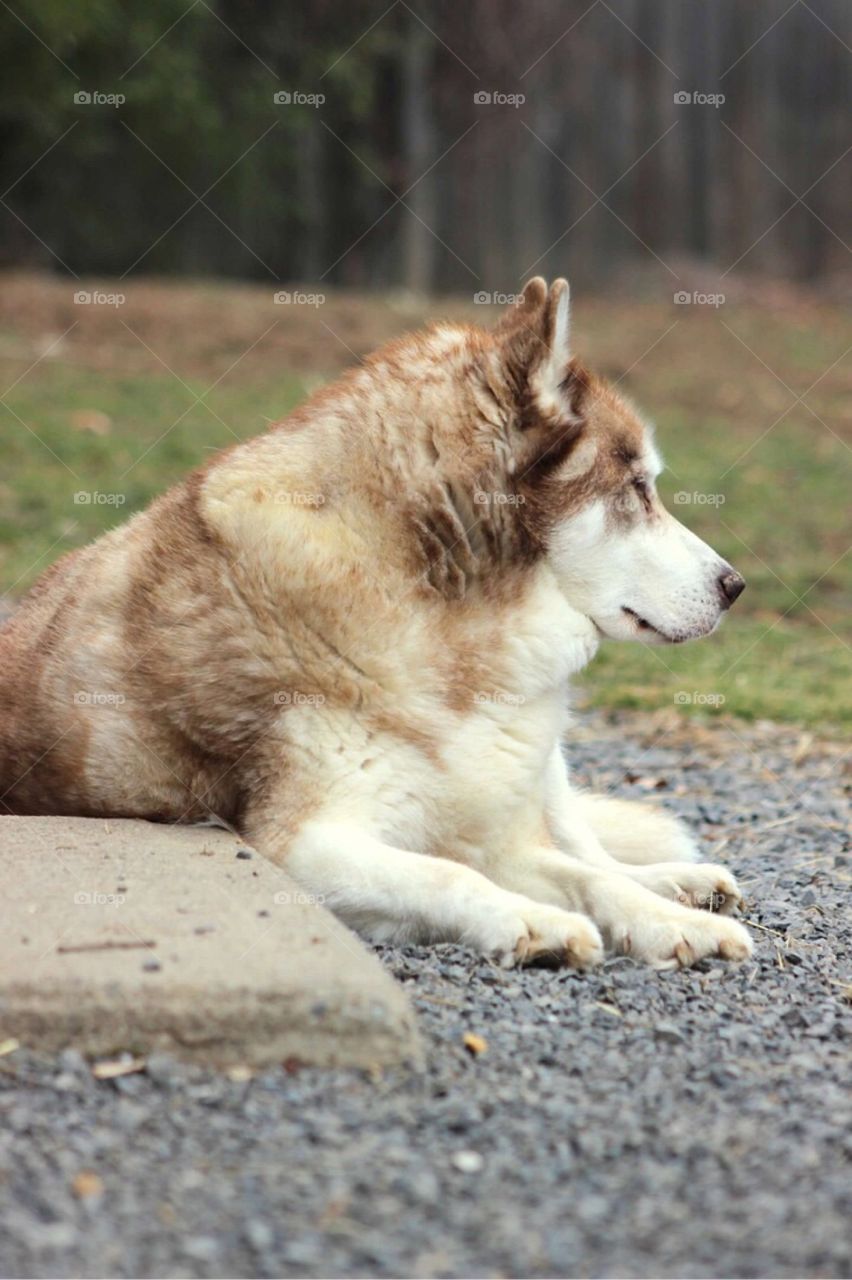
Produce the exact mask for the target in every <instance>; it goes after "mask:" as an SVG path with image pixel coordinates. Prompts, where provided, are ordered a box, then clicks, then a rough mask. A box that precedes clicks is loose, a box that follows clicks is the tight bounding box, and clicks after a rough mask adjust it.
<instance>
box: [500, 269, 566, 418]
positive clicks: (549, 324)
mask: <svg viewBox="0 0 852 1280" xmlns="http://www.w3.org/2000/svg"><path fill="white" fill-rule="evenodd" d="M570 318H571V306H570V291H569V288H568V281H567V280H556V281H554V283H553V285H552V286H551V288H550V290H548V289H547V286H546V285H545V283H544V281H543V280H542V278H541V277H540V276H536V277H535V278H534V279H533V280H530V282H529V284H528V285H527V286H526V288H525V289H524V292H523V295H522V300H521V303H520V305H519V306H516V307H513V308H512V309H511V312H510V313H509V314H507V315H506V316H504V318H503V320H502V322H501V325H500V331H501V332H504V333H505V334H506V344H505V348H504V357H505V360H506V363H507V365H508V366H509V368H510V369H511V371H512V374H513V377H514V379H515V381H516V382H517V383H518V384H519V385H523V386H525V387H526V388H527V389H528V390H529V391H530V392H531V393H532V397H533V399H534V400H535V401H536V402H537V404H538V407H539V409H540V410H543V411H545V412H550V411H553V410H556V411H557V412H558V411H559V407H560V402H561V401H562V400H564V393H563V392H562V390H561V387H562V383H563V382H564V380H565V377H566V375H567V373H568V366H569V363H570V361H571V345H570V327H571V326H570Z"/></svg>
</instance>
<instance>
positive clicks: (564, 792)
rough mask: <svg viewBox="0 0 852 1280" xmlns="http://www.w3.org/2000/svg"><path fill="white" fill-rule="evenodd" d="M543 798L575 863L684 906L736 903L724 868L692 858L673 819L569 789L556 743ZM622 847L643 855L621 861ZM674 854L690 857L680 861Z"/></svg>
mask: <svg viewBox="0 0 852 1280" xmlns="http://www.w3.org/2000/svg"><path fill="white" fill-rule="evenodd" d="M546 796H547V799H546V806H547V823H548V828H549V830H550V833H551V836H552V838H553V840H554V843H555V844H556V845H557V846H558V847H559V848H560V849H562V850H564V851H565V853H568V854H570V855H571V856H572V857H574V858H576V859H577V860H578V861H580V862H585V863H589V864H590V865H592V866H596V867H599V868H600V869H602V870H605V871H609V872H611V873H620V874H621V875H624V876H627V877H629V878H630V879H631V880H634V881H636V883H637V884H641V885H643V886H644V887H645V888H646V889H650V890H652V892H654V893H658V894H660V896H661V897H663V898H671V899H673V900H674V901H675V902H680V903H682V904H683V905H684V906H692V907H705V908H707V909H708V910H710V911H719V912H722V913H723V914H729V913H730V912H731V911H733V909H734V907H736V906H738V905H739V904H740V903H741V902H742V894H741V893H740V890H739V886H738V885H737V882H736V880H735V879H734V877H733V876H732V875H731V873H730V872H729V871H727V870H726V869H725V868H724V867H720V866H717V865H716V864H715V863H712V862H694V861H693V860H692V858H693V857H694V851H693V846H692V842H691V839H690V837H689V836H688V834H687V832H686V830H685V828H682V827H681V825H680V823H679V822H678V821H677V819H675V818H670V817H669V815H668V814H664V813H659V812H655V811H654V810H653V809H650V810H649V809H643V808H642V806H641V805H637V804H631V803H630V801H624V800H611V799H610V798H609V797H607V796H594V795H591V796H590V795H583V794H581V793H580V792H577V791H575V790H574V789H573V787H572V786H571V784H570V782H569V780H568V769H567V766H566V764H565V759H564V757H563V755H562V752H561V750H560V749H559V747H556V748H555V750H554V752H553V755H552V756H551V759H550V762H549V765H548V774H547V781H546ZM631 824H632V831H631ZM626 848H627V849H630V850H631V851H632V852H633V853H638V852H639V851H640V850H641V852H642V854H643V857H642V858H641V859H640V858H638V857H636V858H635V859H634V860H633V861H632V862H629V861H622V854H623V852H624V850H625V849H626ZM679 852H681V853H682V854H691V855H692V857H691V858H690V860H689V861H687V860H685V858H684V859H683V860H681V858H679V857H678V856H677V855H678V853H679ZM640 863H642V864H643V865H639V864H640Z"/></svg>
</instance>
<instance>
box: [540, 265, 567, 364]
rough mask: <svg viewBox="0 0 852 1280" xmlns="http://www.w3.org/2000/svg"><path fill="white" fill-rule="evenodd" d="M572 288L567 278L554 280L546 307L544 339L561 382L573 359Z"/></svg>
mask: <svg viewBox="0 0 852 1280" xmlns="http://www.w3.org/2000/svg"><path fill="white" fill-rule="evenodd" d="M570 338H571V290H570V288H569V285H568V281H567V280H554V282H553V284H552V285H551V287H550V293H549V294H548V295H547V302H546V304H545V308H544V340H545V344H546V346H547V349H548V352H549V360H550V363H551V364H553V365H556V366H558V370H559V378H558V381H559V382H561V381H562V379H563V377H564V376H565V368H566V366H567V364H568V361H569V360H570V359H571V342H570Z"/></svg>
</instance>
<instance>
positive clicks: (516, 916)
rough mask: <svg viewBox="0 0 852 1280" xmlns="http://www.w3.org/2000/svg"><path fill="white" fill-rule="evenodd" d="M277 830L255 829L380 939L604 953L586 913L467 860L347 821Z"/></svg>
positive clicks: (574, 960)
mask: <svg viewBox="0 0 852 1280" xmlns="http://www.w3.org/2000/svg"><path fill="white" fill-rule="evenodd" d="M271 832H272V825H271V824H270V823H269V822H268V821H266V822H261V823H260V824H259V825H258V826H257V827H255V828H254V829H253V824H251V823H249V824H248V826H247V831H246V834H247V835H248V836H250V837H251V838H253V839H254V838H255V837H256V839H257V847H258V848H259V849H260V851H261V852H262V853H265V854H266V855H267V856H268V857H270V858H272V860H273V861H276V862H278V863H279V864H280V865H281V866H283V867H285V868H286V870H287V871H288V872H289V873H290V874H291V875H292V876H293V878H294V879H295V880H296V881H298V883H299V884H300V885H302V887H303V888H304V889H305V890H306V891H307V892H309V893H311V894H313V895H315V896H316V897H318V898H319V899H320V900H321V901H322V902H324V904H325V905H326V906H328V907H329V908H330V909H331V910H332V911H334V912H335V914H336V915H338V916H339V917H340V919H341V920H343V921H344V922H345V923H346V924H348V925H350V926H351V927H352V928H353V929H355V930H357V931H358V932H359V933H361V934H363V935H365V936H366V937H368V938H370V939H371V940H372V941H374V942H392V943H406V942H458V943H462V944H463V945H465V946H469V947H471V948H473V949H474V950H476V951H479V952H482V953H483V954H485V955H490V956H493V957H494V958H495V959H496V960H497V961H498V962H499V963H500V964H501V965H503V966H504V967H506V968H510V967H512V966H513V965H517V964H535V963H538V964H545V963H547V964H551V965H559V964H565V965H572V966H574V967H575V968H586V967H588V966H589V965H592V964H595V963H597V962H598V961H599V960H601V959H602V957H603V945H602V942H601V938H600V934H599V933H598V931H597V929H596V928H595V926H594V925H593V924H592V922H591V921H590V920H589V919H588V918H587V917H585V916H582V915H579V914H575V913H572V912H568V911H564V910H561V909H559V908H558V907H554V906H550V905H545V904H544V903H540V902H533V901H531V900H530V899H529V898H525V897H523V896H522V895H520V894H517V893H510V892H508V891H507V890H505V889H501V888H500V887H499V886H498V885H496V884H494V883H493V881H491V880H488V879H487V878H486V877H485V876H483V875H480V873H479V872H478V871H474V870H473V869H472V868H471V867H467V866H464V865H463V864H461V863H457V862H450V861H448V860H447V859H444V858H433V857H429V856H427V855H425V854H419V853H411V852H409V851H408V850H406V849H397V848H394V847H393V846H392V845H388V844H384V843H383V842H382V841H381V840H377V839H375V838H374V837H373V836H371V835H370V834H369V833H368V832H366V831H364V830H363V829H361V828H360V827H358V826H356V825H354V824H350V823H346V822H339V821H328V822H324V821H313V822H309V823H307V824H305V826H303V827H302V828H301V830H300V831H299V832H298V833H297V834H296V836H295V837H294V838H293V839H292V840H291V841H289V842H288V843H287V847H286V849H284V848H282V847H281V846H280V845H279V844H278V842H277V841H276V839H275V836H274V834H271Z"/></svg>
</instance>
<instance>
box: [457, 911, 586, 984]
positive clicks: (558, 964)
mask: <svg viewBox="0 0 852 1280" xmlns="http://www.w3.org/2000/svg"><path fill="white" fill-rule="evenodd" d="M488 932H489V934H491V936H490V937H486V938H484V939H483V940H482V941H483V947H482V949H483V950H484V951H486V952H487V953H488V954H490V955H491V956H493V958H494V959H495V960H496V961H497V963H498V964H500V965H501V966H502V967H503V968H504V969H512V968H514V967H516V966H520V967H524V968H527V967H533V966H535V967H539V968H549V969H560V968H566V967H567V968H571V969H589V968H591V967H592V966H593V965H596V964H600V962H601V960H603V957H604V946H603V940H602V939H601V935H600V933H599V932H598V930H597V928H596V927H595V925H594V924H593V923H592V921H591V920H590V919H589V918H588V916H584V915H581V914H579V913H578V912H575V911H563V910H562V909H561V908H560V907H550V906H547V905H545V904H543V903H538V902H533V901H531V900H525V899H523V898H519V900H518V905H517V910H516V911H515V912H507V913H506V915H505V916H503V915H501V916H500V917H499V918H495V919H493V920H492V921H491V923H490V925H489V930H488Z"/></svg>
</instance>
